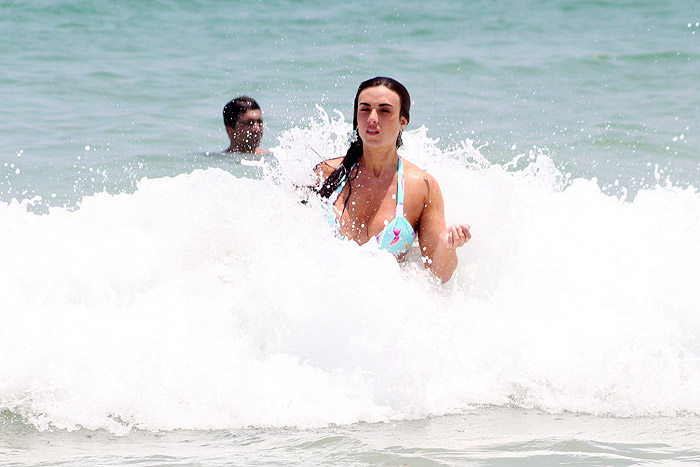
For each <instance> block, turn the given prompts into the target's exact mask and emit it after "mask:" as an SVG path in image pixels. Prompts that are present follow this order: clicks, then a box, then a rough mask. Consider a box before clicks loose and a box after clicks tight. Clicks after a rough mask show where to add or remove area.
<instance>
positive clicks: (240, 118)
mask: <svg viewBox="0 0 700 467" xmlns="http://www.w3.org/2000/svg"><path fill="white" fill-rule="evenodd" d="M224 125H225V126H226V133H227V134H228V138H229V140H231V144H230V145H229V147H228V148H226V149H224V150H223V151H222V152H223V153H227V152H235V153H243V154H270V153H269V152H268V151H266V150H264V149H262V148H261V147H260V141H262V137H263V120H262V112H261V111H260V106H259V105H258V103H257V102H255V99H252V98H250V97H248V96H241V97H237V98H235V99H233V100H232V101H231V102H229V103H228V104H226V105H225V106H224Z"/></svg>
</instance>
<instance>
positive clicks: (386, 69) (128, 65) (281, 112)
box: [0, 0, 700, 200]
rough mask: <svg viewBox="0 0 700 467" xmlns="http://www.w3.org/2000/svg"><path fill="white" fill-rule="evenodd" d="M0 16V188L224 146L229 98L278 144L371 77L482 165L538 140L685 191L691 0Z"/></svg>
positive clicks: (64, 8) (49, 8) (55, 184)
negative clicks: (471, 147) (253, 108)
mask: <svg viewBox="0 0 700 467" xmlns="http://www.w3.org/2000/svg"><path fill="white" fill-rule="evenodd" d="M0 12H1V13H2V15H1V17H0V30H1V31H2V32H3V38H4V39H3V41H2V44H1V45H0V54H1V56H2V60H3V66H2V69H1V70H0V86H1V87H2V94H3V99H2V103H1V104H0V105H1V106H2V107H1V110H2V112H0V128H2V129H3V138H2V141H1V142H0V155H1V156H0V157H2V160H3V162H8V163H10V164H13V165H11V166H4V167H0V168H1V169H2V170H3V172H4V176H3V177H1V178H0V183H2V186H1V188H0V192H2V197H3V199H5V200H8V199H10V198H12V197H13V196H16V197H17V196H18V197H20V198H21V197H22V193H23V192H25V191H26V194H25V195H24V196H29V197H31V195H32V194H41V195H44V196H46V195H47V194H48V193H47V191H51V192H52V193H53V192H58V193H59V194H60V193H63V192H65V191H66V188H67V187H69V189H70V190H72V191H74V192H75V191H77V193H73V195H72V196H73V197H74V198H75V197H80V196H81V194H82V191H83V190H86V191H87V192H88V193H89V192H90V191H91V190H94V189H95V188H100V186H99V185H100V183H95V184H91V183H88V181H89V180H88V179H89V178H90V177H86V175H85V172H86V171H89V169H90V168H93V170H97V169H98V168H99V169H100V170H102V171H104V170H109V173H110V177H109V178H110V180H108V181H104V182H103V183H104V184H105V185H107V187H108V188H110V189H112V190H117V191H118V190H120V189H123V188H124V187H125V186H128V185H130V183H131V182H130V179H133V178H140V177H141V176H144V175H157V174H160V175H163V174H176V173H179V172H182V171H187V170H190V169H191V165H192V158H191V157H189V156H190V155H192V154H194V153H202V152H206V151H215V150H219V149H221V148H222V147H225V145H226V137H225V133H224V132H223V129H222V123H221V117H220V113H221V108H222V107H223V104H225V103H226V102H227V101H228V100H229V99H231V98H233V97H235V96H237V95H241V94H249V95H252V96H254V97H255V98H256V99H257V100H258V101H259V102H260V103H261V106H262V107H263V112H264V117H265V120H266V136H265V141H264V144H265V145H266V146H267V147H274V146H276V145H277V138H278V137H279V136H280V135H281V134H282V133H283V132H284V131H285V130H288V129H289V128H293V127H295V126H304V122H305V119H308V118H311V117H315V116H317V108H316V107H317V106H320V107H321V108H323V109H324V110H325V111H327V112H329V113H330V112H332V111H333V110H334V109H337V110H339V111H341V112H343V113H344V115H345V116H346V119H349V118H350V111H351V103H352V98H353V96H354V91H355V89H356V87H357V85H358V83H359V82H360V81H362V80H364V79H366V78H368V77H371V76H375V75H389V76H392V77H395V78H397V79H399V80H400V81H402V82H404V83H405V84H406V86H407V87H408V89H409V91H410V92H411V93H412V99H413V109H412V122H411V125H410V127H409V129H410V128H417V127H420V126H421V125H424V126H426V127H427V128H428V130H429V132H428V136H430V137H432V138H439V143H438V146H439V147H441V148H450V147H454V146H458V145H459V144H460V143H461V142H462V141H463V140H464V139H465V138H470V139H472V140H473V141H475V143H476V145H477V146H479V147H482V153H483V154H484V155H485V156H486V157H487V158H489V159H490V160H493V161H508V160H510V159H512V158H513V157H514V156H515V155H517V154H518V153H520V152H523V151H528V150H530V149H533V148H538V150H542V151H545V152H546V153H548V154H550V155H551V157H552V158H553V159H554V160H555V162H556V163H557V164H558V165H559V166H560V167H561V168H562V170H563V171H565V172H570V173H572V175H573V176H584V177H598V178H599V179H600V180H601V181H602V184H603V185H604V186H608V185H611V184H613V183H615V182H616V181H617V183H618V184H622V185H623V186H626V187H629V188H631V189H636V188H639V187H642V186H647V185H649V184H653V183H655V179H654V167H655V166H656V165H657V164H658V166H659V168H660V169H661V170H662V171H663V173H664V174H666V175H668V176H670V177H671V180H672V181H674V183H677V184H679V185H682V186H685V185H687V184H693V183H695V184H697V180H698V174H699V173H700V172H699V170H700V169H698V166H699V164H700V159H699V157H700V156H699V155H698V154H700V137H698V131H699V130H698V115H699V114H700V83H699V81H698V79H697V77H698V76H700V26H699V25H698V24H697V23H698V21H700V7H699V6H698V5H697V3H696V2H692V1H687V0H685V1H681V0H672V1H662V2H656V1H619V2H617V1H581V2H572V1H506V2H497V3H495V2H486V1H477V2H460V1H448V2H440V3H439V4H436V5H431V6H427V5H425V4H423V3H422V2H404V3H402V4H400V5H398V4H396V5H392V4H386V3H384V4H375V5H372V6H371V7H363V6H360V5H353V4H327V3H324V2H313V1H303V2H299V1H251V2H227V1H214V2H193V1H154V2H146V3H141V2H129V1H127V2H119V3H110V4H104V3H102V2H97V1H82V2H68V1H66V2H62V1H52V2H41V1H30V2H11V1H5V2H3V3H2V5H0ZM87 147H89V150H86V149H85V148H87ZM18 154H20V157H18ZM183 156H185V157H183ZM3 165H4V164H3ZM144 165H145V166H147V168H144V167H143V166H144ZM17 168H19V169H20V171H21V172H22V173H21V175H20V174H16V173H15V172H16V169H17ZM120 171H121V172H124V171H126V172H128V174H129V175H128V176H126V175H124V174H120V173H119V172H120ZM76 180H79V181H78V185H80V186H79V187H78V188H75V189H74V188H73V183H74V182H75V181H76ZM86 180H87V181H86ZM92 185H96V186H92ZM10 192H11V194H9V193H10Z"/></svg>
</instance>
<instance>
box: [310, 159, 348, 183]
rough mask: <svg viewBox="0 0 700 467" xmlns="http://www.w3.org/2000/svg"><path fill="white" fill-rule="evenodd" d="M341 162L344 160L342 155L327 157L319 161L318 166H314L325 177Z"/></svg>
mask: <svg viewBox="0 0 700 467" xmlns="http://www.w3.org/2000/svg"><path fill="white" fill-rule="evenodd" d="M341 162H343V158H342V157H336V158H334V159H326V160H325V161H323V162H319V163H318V164H317V165H316V167H314V172H316V173H317V174H318V175H320V176H322V177H323V178H324V179H325V178H326V177H328V176H329V175H330V174H331V172H333V171H334V170H335V169H336V168H337V167H338V166H339V165H340V163H341Z"/></svg>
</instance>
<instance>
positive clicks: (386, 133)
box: [357, 86, 408, 148]
mask: <svg viewBox="0 0 700 467" xmlns="http://www.w3.org/2000/svg"><path fill="white" fill-rule="evenodd" d="M400 112H401V98H400V97H399V95H398V94H397V93H396V92H394V91H392V90H391V89H389V88H387V87H386V86H374V87H371V88H367V89H364V90H362V92H360V95H359V96H358V99H357V132H358V133H359V135H360V138H362V142H363V144H364V146H366V147H373V148H380V147H384V146H391V147H393V148H396V138H398V136H399V131H401V130H403V128H404V127H405V126H406V124H407V123H408V121H407V120H406V118H405V117H401V116H400Z"/></svg>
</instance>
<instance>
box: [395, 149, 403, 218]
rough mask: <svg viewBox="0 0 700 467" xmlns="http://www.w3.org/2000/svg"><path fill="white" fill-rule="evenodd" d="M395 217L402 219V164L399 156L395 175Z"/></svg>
mask: <svg viewBox="0 0 700 467" xmlns="http://www.w3.org/2000/svg"><path fill="white" fill-rule="evenodd" d="M396 178H397V180H396V217H403V192H404V190H403V182H404V177H403V164H402V163H401V156H399V170H398V173H397V174H396Z"/></svg>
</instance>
